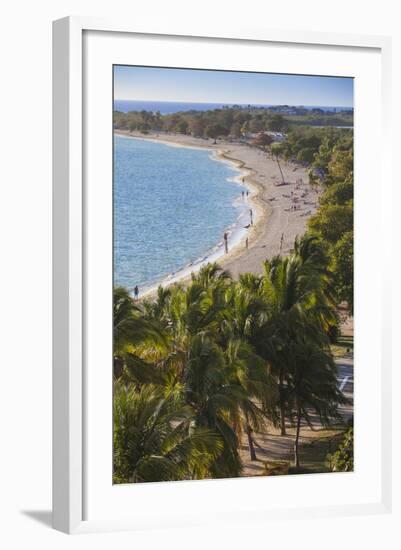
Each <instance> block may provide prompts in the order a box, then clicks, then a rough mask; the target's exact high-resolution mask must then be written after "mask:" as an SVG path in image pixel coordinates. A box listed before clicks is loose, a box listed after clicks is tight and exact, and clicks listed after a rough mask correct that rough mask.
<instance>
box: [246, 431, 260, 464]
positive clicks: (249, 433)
mask: <svg viewBox="0 0 401 550" xmlns="http://www.w3.org/2000/svg"><path fill="white" fill-rule="evenodd" d="M246 435H247V436H248V446H249V454H250V455H251V460H257V458H256V453H255V447H254V445H253V439H252V430H251V427H250V426H249V424H247V426H246Z"/></svg>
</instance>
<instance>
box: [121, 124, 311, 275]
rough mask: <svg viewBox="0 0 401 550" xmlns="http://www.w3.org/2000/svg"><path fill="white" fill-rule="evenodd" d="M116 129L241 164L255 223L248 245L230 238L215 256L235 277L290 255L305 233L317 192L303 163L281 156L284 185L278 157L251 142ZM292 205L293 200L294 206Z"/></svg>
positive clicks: (126, 133) (248, 234)
mask: <svg viewBox="0 0 401 550" xmlns="http://www.w3.org/2000/svg"><path fill="white" fill-rule="evenodd" d="M116 133H118V134H121V135H126V136H131V137H136V138H140V139H151V140H154V141H160V142H165V143H168V144H170V145H174V144H175V145H178V146H181V147H196V148H206V149H209V150H210V151H214V152H215V154H216V156H218V157H219V158H221V159H225V160H226V161H229V162H232V163H234V164H235V165H236V166H237V168H240V169H241V172H242V174H241V176H242V177H243V178H244V184H245V185H246V186H247V187H248V189H249V190H250V195H249V198H248V200H249V205H250V208H252V210H253V212H254V218H255V222H254V225H253V226H251V227H249V228H248V229H247V232H246V236H247V237H248V249H247V248H246V246H245V239H243V240H242V241H241V242H240V243H238V244H237V245H236V246H234V247H233V248H232V249H231V250H230V242H229V253H228V254H225V255H224V256H221V257H220V258H219V259H218V263H219V264H220V265H222V266H223V267H224V268H225V269H227V270H229V271H230V273H231V274H232V275H233V277H234V278H237V277H238V276H239V275H240V274H241V273H244V272H252V273H255V274H258V273H261V272H262V271H263V262H264V260H266V259H268V258H271V257H272V256H274V255H276V254H280V253H281V254H284V255H285V254H288V253H289V252H290V250H291V248H292V247H293V244H294V239H295V237H296V236H297V235H299V236H300V235H302V234H303V233H304V232H305V230H306V222H307V219H308V218H309V217H310V216H311V215H312V214H313V213H314V212H315V211H316V209H317V207H318V197H319V195H318V193H317V192H316V191H315V190H314V189H312V188H311V186H310V185H309V177H308V173H307V169H306V168H304V167H302V166H300V165H298V164H295V163H286V162H284V161H280V166H281V170H282V173H283V176H284V181H285V185H282V178H281V174H280V169H279V166H278V164H277V161H276V160H275V159H273V158H271V157H270V156H268V155H267V154H266V153H263V152H262V151H261V150H259V149H257V148H255V147H250V146H248V145H245V144H242V143H235V142H229V141H224V140H218V141H217V143H216V144H213V141H212V140H205V139H201V138H194V137H191V136H185V135H181V134H163V135H161V134H160V135H156V134H149V135H143V134H139V133H129V132H128V131H127V132H124V131H116ZM300 180H302V183H300ZM297 182H298V183H297ZM293 205H296V209H294V206H293ZM188 275H189V273H188V271H185V270H183V272H182V273H181V274H178V273H177V276H176V277H174V278H172V279H170V280H166V281H165V283H167V284H171V283H173V282H176V280H178V279H180V278H185V277H186V276H188Z"/></svg>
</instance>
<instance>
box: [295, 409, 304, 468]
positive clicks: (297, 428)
mask: <svg viewBox="0 0 401 550" xmlns="http://www.w3.org/2000/svg"><path fill="white" fill-rule="evenodd" d="M301 416H302V414H301V407H300V405H299V402H298V401H297V427H296V431H295V441H294V462H295V467H296V468H299V433H300V431H301Z"/></svg>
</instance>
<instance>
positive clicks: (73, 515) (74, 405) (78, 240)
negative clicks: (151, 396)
mask: <svg viewBox="0 0 401 550" xmlns="http://www.w3.org/2000/svg"><path fill="white" fill-rule="evenodd" d="M87 32H92V33H119V36H122V35H124V36H146V37H148V38H151V37H152V36H153V37H155V38H156V37H160V36H165V37H168V36H172V37H179V38H180V39H181V40H184V41H187V42H188V43H190V42H191V40H197V41H202V40H203V41H208V40H210V41H211V40H216V39H217V40H227V41H229V40H231V41H244V42H246V43H260V44H263V43H277V44H289V45H292V46H294V47H297V46H299V47H300V46H304V47H305V46H307V47H310V48H313V47H315V46H327V47H337V48H341V49H343V50H344V49H345V51H349V52H352V51H355V50H358V49H361V48H363V49H367V50H372V51H373V50H374V51H375V52H376V53H377V54H378V55H380V62H381V106H380V110H381V116H380V120H379V124H380V132H381V135H382V136H383V139H382V148H381V169H380V184H381V186H382V187H383V188H386V189H387V190H389V192H390V193H391V189H389V188H390V187H391V183H390V182H391V175H390V161H389V158H388V155H389V153H388V151H389V149H390V148H389V147H388V140H389V127H390V85H391V82H390V62H391V58H390V56H391V42H390V39H389V38H387V37H373V36H354V35H341V34H338V35H337V34H327V33H313V32H306V31H305V32H299V31H297V32H292V31H276V30H263V29H229V28H228V27H227V28H225V29H224V30H221V29H219V30H215V29H213V28H210V29H196V28H192V29H191V30H190V31H188V30H187V29H183V28H179V27H178V28H174V27H173V25H171V26H170V25H169V26H168V28H167V27H166V28H165V29H164V28H153V29H149V28H142V27H141V25H139V24H130V23H127V22H121V21H116V22H114V21H104V20H98V19H92V18H82V17H69V18H64V19H61V20H58V21H55V22H54V30H53V98H54V100H53V526H54V528H56V529H58V530H61V531H64V532H66V533H77V532H88V531H99V530H116V529H138V528H143V527H146V526H148V525H149V521H150V517H148V523H147V521H146V511H144V513H143V515H142V516H141V519H140V520H138V519H137V518H134V517H131V518H130V517H124V518H123V517H122V518H121V519H118V518H116V517H104V516H102V517H99V518H96V519H87V518H85V507H86V496H85V483H86V479H85V478H86V476H87V474H88V472H87V465H86V463H85V460H84V454H85V447H86V445H87V439H86V435H87V434H86V431H87V430H88V425H87V424H86V413H85V411H86V403H85V392H86V388H85V385H86V373H85V354H86V338H87V334H86V328H85V326H86V325H85V322H84V321H85V319H84V317H85V315H86V313H85V307H84V302H85V293H86V291H87V289H86V286H85V284H86V283H85V277H84V271H85V264H86V261H87V258H86V256H87V253H88V250H87V249H86V247H85V238H84V236H85V231H86V220H85V210H84V200H83V196H84V185H83V178H84V157H83V155H84V148H83V144H84V139H83V130H84V127H83V124H84V123H83V120H84V109H85V105H84V101H83V97H84V94H83V87H84V84H85V83H84V76H83V75H84V72H83V56H84V54H85V52H84V40H83V36H84V33H87ZM356 124H358V122H356ZM379 216H380V217H381V221H382V224H383V225H382V229H381V231H383V232H384V231H387V230H388V228H387V229H386V223H388V222H387V221H386V216H385V214H384V211H383V210H382V211H381V212H380V214H379ZM384 253H386V251H384ZM385 261H386V262H388V258H386V260H385ZM384 273H385V270H383V274H382V275H381V276H380V277H381V279H380V284H381V286H382V291H383V296H382V298H380V304H381V306H380V307H381V313H382V314H383V312H384V309H386V315H387V318H389V315H388V308H389V304H390V295H389V284H388V281H387V280H385V274H384ZM383 317H384V316H383ZM385 322H386V321H383V324H382V326H381V334H382V336H381V342H380V349H381V363H380V382H381V384H380V385H379V386H377V389H376V391H377V392H380V407H381V427H380V433H381V441H380V477H381V482H380V483H381V486H380V498H378V499H374V500H372V501H369V502H366V501H364V502H363V503H358V502H355V503H349V502H347V503H345V502H344V503H343V504H338V503H336V504H335V505H333V506H326V507H319V506H316V507H311V506H304V507H302V506H296V507H295V508H291V509H290V508H285V507H284V508H283V507H280V508H279V509H277V510H270V511H269V513H270V514H271V517H275V518H277V517H287V518H290V517H298V518H299V517H310V516H312V515H314V514H315V515H321V514H325V515H333V516H335V515H346V514H364V513H372V512H374V513H384V512H387V511H389V510H390V509H391V459H390V456H391V440H390V438H391V431H390V430H391V400H390V398H389V396H390V395H391V357H390V351H389V350H390V343H389V338H390V337H389V334H390V331H389V330H385V327H384V323H385ZM387 329H388V327H387ZM110 368H111V367H110ZM384 396H385V398H384ZM108 414H110V415H111V410H110V411H109V413H108ZM253 481H255V480H253ZM251 482H252V480H251ZM193 483H195V484H197V483H198V485H197V487H199V482H193ZM212 483H215V482H214V481H213V482H212ZM223 483H224V484H225V487H229V484H232V483H235V482H233V481H224V482H223ZM191 484H192V482H189V483H185V485H186V487H188V486H189V485H191ZM172 485H175V486H177V484H172ZM215 487H220V489H218V490H222V489H221V487H222V486H217V485H216V486H215ZM253 487H254V485H253ZM151 490H152V492H153V494H154V493H155V492H157V491H161V490H162V489H161V487H160V485H159V486H157V484H156V485H153V488H152V489H151ZM209 490H210V486H209ZM186 491H187V492H188V491H189V492H188V495H189V497H188V498H190V492H191V489H186ZM259 512H260V513H256V514H254V519H256V520H258V521H263V520H265V519H268V518H267V517H266V515H265V510H263V509H262V508H261V509H260V510H259ZM248 519H250V518H249V516H248V515H247V514H244V513H243V511H241V510H238V513H237V515H235V510H234V513H233V511H231V513H230V521H237V520H242V521H244V520H248ZM192 521H194V518H191V517H185V518H183V519H182V520H180V521H179V522H178V524H179V525H181V524H182V525H189V524H191V522H192ZM158 524H159V525H166V524H167V525H168V524H169V518H168V517H166V518H165V521H163V518H160V521H159V522H158Z"/></svg>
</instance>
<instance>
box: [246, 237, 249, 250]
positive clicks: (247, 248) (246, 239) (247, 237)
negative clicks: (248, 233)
mask: <svg viewBox="0 0 401 550" xmlns="http://www.w3.org/2000/svg"><path fill="white" fill-rule="evenodd" d="M248 244H249V243H248V237H247V238H246V239H245V247H246V249H247V250H248Z"/></svg>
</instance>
